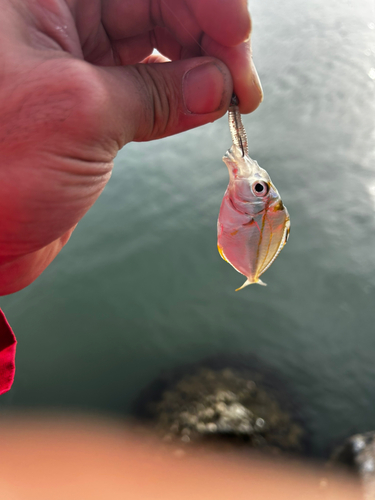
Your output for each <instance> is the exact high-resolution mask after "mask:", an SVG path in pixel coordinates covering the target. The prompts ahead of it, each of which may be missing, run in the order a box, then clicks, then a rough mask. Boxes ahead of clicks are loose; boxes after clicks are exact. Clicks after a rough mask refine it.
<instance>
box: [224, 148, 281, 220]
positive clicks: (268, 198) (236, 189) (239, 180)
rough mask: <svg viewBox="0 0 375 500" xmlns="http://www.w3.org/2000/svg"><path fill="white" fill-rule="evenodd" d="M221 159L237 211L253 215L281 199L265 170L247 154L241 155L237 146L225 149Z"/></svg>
mask: <svg viewBox="0 0 375 500" xmlns="http://www.w3.org/2000/svg"><path fill="white" fill-rule="evenodd" d="M223 161H224V163H225V164H226V166H227V168H228V171H229V186H228V191H229V194H230V198H231V201H232V203H233V205H234V207H235V208H236V209H237V210H238V211H240V212H243V213H246V214H249V215H255V214H258V213H259V212H263V211H264V210H265V209H266V208H267V207H268V206H269V205H271V204H273V203H275V202H276V203H277V202H278V201H279V200H280V201H281V198H280V195H279V192H278V191H277V189H276V187H275V186H274V184H273V183H272V181H271V178H270V176H269V175H268V173H267V171H266V170H264V169H263V168H261V167H260V166H259V165H258V163H257V162H256V161H255V160H252V159H251V158H250V157H249V156H248V155H242V151H241V150H240V149H239V148H238V147H237V146H235V145H233V146H232V147H231V148H230V150H229V151H227V153H226V154H225V156H224V157H223Z"/></svg>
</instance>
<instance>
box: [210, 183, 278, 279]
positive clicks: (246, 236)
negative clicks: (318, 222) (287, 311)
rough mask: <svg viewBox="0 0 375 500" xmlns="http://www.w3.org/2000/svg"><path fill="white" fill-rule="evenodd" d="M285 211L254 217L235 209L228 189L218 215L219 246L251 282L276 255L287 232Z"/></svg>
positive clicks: (222, 252) (266, 212)
mask: <svg viewBox="0 0 375 500" xmlns="http://www.w3.org/2000/svg"><path fill="white" fill-rule="evenodd" d="M285 220H286V214H285V212H284V211H280V210H273V209H272V208H270V209H269V210H265V211H263V212H262V213H260V214H258V215H255V216H254V217H252V216H251V215H248V214H244V213H242V212H239V211H237V210H236V209H235V207H234V206H233V204H232V202H231V201H230V198H229V195H228V193H225V195H224V198H223V201H222V204H221V208H220V213H219V219H218V248H219V251H220V253H221V254H222V256H223V257H224V258H225V259H226V260H227V261H228V262H229V263H230V264H232V266H233V267H234V268H235V269H236V270H237V271H239V272H240V273H242V274H243V275H245V276H246V277H247V278H248V280H249V281H250V282H253V281H257V280H258V278H259V276H260V275H261V274H262V272H263V271H264V270H265V269H266V267H267V266H268V264H269V263H270V262H271V261H272V259H273V258H274V256H275V255H276V253H277V251H278V249H279V247H280V243H281V241H282V238H283V236H284V227H285Z"/></svg>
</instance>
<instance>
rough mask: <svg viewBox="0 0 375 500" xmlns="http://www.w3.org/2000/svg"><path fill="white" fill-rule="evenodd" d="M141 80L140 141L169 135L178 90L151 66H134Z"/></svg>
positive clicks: (172, 123) (173, 119) (164, 75)
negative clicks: (142, 132) (142, 119)
mask: <svg viewBox="0 0 375 500" xmlns="http://www.w3.org/2000/svg"><path fill="white" fill-rule="evenodd" d="M135 68H136V70H137V72H138V75H139V77H140V79H141V82H142V83H141V85H142V88H140V93H141V94H142V96H143V97H141V99H143V100H144V106H143V109H144V113H145V116H144V122H145V123H146V128H145V130H144V133H145V137H143V138H142V140H150V139H154V138H159V137H165V136H167V135H169V133H170V130H173V128H174V126H175V124H176V121H177V116H176V112H175V110H177V109H178V105H179V101H180V89H179V88H178V85H177V84H176V82H175V79H173V78H166V74H165V73H163V72H161V71H159V70H158V69H157V68H156V67H154V66H153V65H152V64H147V65H145V64H139V65H136V66H135Z"/></svg>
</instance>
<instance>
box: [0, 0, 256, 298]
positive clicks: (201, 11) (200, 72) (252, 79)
mask: <svg viewBox="0 0 375 500" xmlns="http://www.w3.org/2000/svg"><path fill="white" fill-rule="evenodd" d="M0 33H1V35H0V49H1V50H0V62H1V66H0V68H1V80H0V105H1V109H2V115H1V119H0V138H1V140H2V144H1V149H0V151H1V153H0V155H1V163H0V181H1V182H0V214H1V218H0V295H4V294H7V293H12V292H15V291H17V290H19V289H21V288H23V287H25V286H27V285H28V284H29V283H31V282H32V281H33V280H34V279H35V278H36V277H37V276H38V275H39V274H40V273H41V272H42V271H43V270H44V269H45V267H46V266H47V265H48V264H49V263H50V262H51V261H52V260H53V258H54V257H55V256H56V255H57V253H58V252H59V251H60V250H61V248H62V247H63V245H64V244H65V243H66V242H67V241H68V239H69V237H70V235H71V233H72V231H73V229H74V227H75V226H76V224H77V223H78V221H79V220H80V219H81V218H82V217H83V215H84V214H85V213H86V212H87V210H88V209H89V208H90V207H91V206H92V205H93V203H94V202H95V200H96V199H97V197H98V196H99V194H100V193H101V191H102V190H103V189H104V186H105V185H106V183H107V182H108V179H109V177H110V175H111V170H112V166H113V159H114V157H115V156H116V154H117V152H118V150H119V149H120V148H122V147H123V146H124V145H125V144H127V143H128V142H130V141H146V140H153V139H159V138H162V137H165V136H168V135H172V134H176V133H179V132H182V131H185V130H188V129H191V128H193V127H197V126H200V125H203V124H206V123H208V122H212V121H214V120H216V119H218V118H219V117H221V116H222V115H223V114H224V113H225V112H226V110H227V108H228V104H229V101H230V97H231V94H232V90H233V88H234V91H235V93H236V94H237V96H238V98H239V101H240V109H241V111H242V112H243V113H247V112H250V111H252V110H254V109H255V108H256V107H257V106H258V104H259V103H260V101H261V98H262V93H261V88H260V84H259V80H258V78H257V75H256V71H255V68H254V66H253V64H252V61H251V53H250V42H249V41H246V40H247V39H248V38H249V34H250V17H249V14H248V11H247V4H246V0H220V1H219V0H148V1H146V0H137V1H136V2H135V1H131V0H106V1H105V2H104V1H103V2H100V0H65V1H64V0H4V2H3V11H2V16H1V19H0ZM197 41H199V44H198V43H197ZM154 47H155V48H157V49H158V50H159V52H161V53H162V54H164V56H166V57H168V58H169V59H171V60H172V61H173V62H168V63H165V61H166V58H165V57H163V56H154V55H152V51H153V48H154ZM138 63H140V64H138ZM160 63H164V64H160Z"/></svg>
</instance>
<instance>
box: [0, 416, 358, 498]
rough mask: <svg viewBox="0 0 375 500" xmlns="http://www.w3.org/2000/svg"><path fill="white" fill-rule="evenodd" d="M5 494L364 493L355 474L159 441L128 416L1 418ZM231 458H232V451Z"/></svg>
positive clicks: (0, 482)
mask: <svg viewBox="0 0 375 500" xmlns="http://www.w3.org/2000/svg"><path fill="white" fill-rule="evenodd" d="M0 423H1V429H2V431H1V447H0V491H1V499H2V500H34V499H35V500H51V499H53V500H60V499H61V500H66V499H67V498H68V499H70V500H82V499H90V500H107V499H111V500H123V499H129V500H191V499H194V500H228V499H236V500H323V499H324V500H360V499H361V498H362V497H363V496H362V493H361V492H360V491H359V488H358V487H357V485H356V484H355V483H354V482H351V481H350V480H349V478H348V477H346V478H345V477H335V476H333V475H331V474H329V473H328V472H327V470H321V469H320V470H319V469H315V470H314V469H310V470H307V469H305V468H304V467H302V465H300V466H299V467H298V468H297V467H296V465H294V466H293V467H291V466H289V465H287V464H286V463H285V461H283V462H282V464H281V463H280V462H278V463H272V462H266V461H264V460H260V459H259V458H258V459H256V460H255V459H254V458H253V459H250V458H249V457H245V456H243V455H242V456H241V457H240V456H238V457H236V456H235V455H233V454H231V455H230V460H228V457H226V454H225V453H224V452H222V453H220V454H219V453H218V452H216V453H213V452H212V453H210V452H208V451H207V452H206V453H205V454H202V452H200V453H199V454H195V453H194V451H193V450H192V449H191V447H189V446H188V447H185V450H186V451H185V452H184V451H182V449H181V448H180V449H179V450H178V448H177V447H175V448H173V447H172V446H170V447H166V446H164V449H161V448H160V443H159V444H157V443H156V441H155V440H153V439H152V438H150V437H144V438H143V439H142V440H139V439H136V438H135V437H134V432H133V433H132V432H131V431H130V430H129V429H127V428H126V427H125V426H124V424H123V423H119V422H111V421H103V420H102V421H99V420H92V419H91V420H88V419H82V418H80V419H73V418H70V419H69V418H67V417H66V416H60V418H56V417H54V418H47V417H40V416H39V417H37V418H36V417H33V418H30V417H28V418H27V417H23V418H22V419H17V418H15V417H14V416H13V417H12V418H11V419H10V418H9V419H8V420H4V419H2V420H1V422H0ZM226 458H227V459H226Z"/></svg>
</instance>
